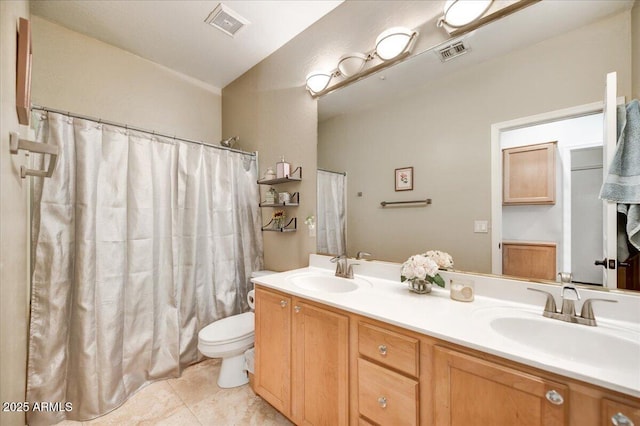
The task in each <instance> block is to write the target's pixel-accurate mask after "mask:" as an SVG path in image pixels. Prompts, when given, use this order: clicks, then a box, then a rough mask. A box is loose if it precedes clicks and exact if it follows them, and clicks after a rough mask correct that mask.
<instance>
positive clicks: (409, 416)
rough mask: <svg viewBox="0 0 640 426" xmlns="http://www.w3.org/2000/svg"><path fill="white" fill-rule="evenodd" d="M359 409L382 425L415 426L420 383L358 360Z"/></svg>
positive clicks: (362, 413) (363, 414) (360, 359)
mask: <svg viewBox="0 0 640 426" xmlns="http://www.w3.org/2000/svg"><path fill="white" fill-rule="evenodd" d="M358 407H359V411H360V414H361V415H362V416H365V417H367V418H369V419H371V420H372V421H374V422H376V423H378V424H381V425H416V424H418V382H417V381H416V380H413V379H409V378H407V377H405V376H403V375H401V374H398V373H395V372H393V371H390V370H387V369H386V368H384V367H380V366H379V365H376V364H374V363H372V362H369V361H367V360H364V359H362V358H359V359H358Z"/></svg>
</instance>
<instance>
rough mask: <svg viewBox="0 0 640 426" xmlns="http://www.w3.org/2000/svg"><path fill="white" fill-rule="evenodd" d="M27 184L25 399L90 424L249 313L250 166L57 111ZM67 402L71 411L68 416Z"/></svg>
mask: <svg viewBox="0 0 640 426" xmlns="http://www.w3.org/2000/svg"><path fill="white" fill-rule="evenodd" d="M34 118H35V120H34V121H35V123H36V124H35V126H36V135H37V139H38V140H39V141H42V142H46V143H49V144H53V145H56V146H58V147H59V148H60V156H59V159H58V167H57V169H56V171H55V173H54V174H53V177H52V178H49V179H36V180H35V181H36V186H35V188H34V217H33V251H34V258H33V262H34V266H33V268H34V269H33V279H32V299H31V324H30V340H29V359H28V378H27V399H28V400H29V401H32V402H38V401H48V402H52V403H56V402H57V403H61V405H60V406H61V407H66V408H67V410H66V411H65V410H64V409H63V410H60V411H54V412H46V411H40V412H33V411H32V412H30V413H28V416H29V417H28V419H29V423H30V424H34V425H36V424H52V423H55V422H58V421H60V420H63V419H65V418H68V419H72V420H87V419H91V418H94V417H97V416H100V415H102V414H105V413H107V412H109V411H111V410H113V409H114V408H117V407H118V406H119V405H121V404H122V403H123V402H124V401H125V400H126V399H127V397H128V396H130V395H132V394H133V393H134V392H136V391H137V390H139V389H140V388H141V387H143V386H145V385H146V384H148V383H150V382H152V381H155V380H159V379H164V378H170V377H177V376H179V375H180V374H181V371H182V369H183V368H185V367H186V366H187V365H189V364H191V363H193V362H196V361H198V360H199V359H201V355H199V353H198V349H197V343H198V332H199V330H200V329H201V328H203V327H204V326H206V325H207V324H209V323H211V322H212V321H214V320H216V319H220V318H223V317H226V316H229V315H232V314H237V313H240V312H243V311H246V310H248V306H247V302H246V294H247V292H248V290H250V289H248V288H247V284H248V278H249V276H250V273H251V271H252V270H257V269H261V267H262V236H261V232H260V226H261V217H260V210H259V207H258V202H259V193H258V186H257V185H256V183H255V182H256V180H257V167H256V157H255V156H250V155H247V154H242V153H236V152H232V151H228V150H221V149H216V148H212V147H207V146H202V145H197V144H191V143H185V142H179V141H177V140H173V139H163V138H160V137H157V136H154V135H151V134H148V133H141V132H135V131H131V130H126V129H124V128H120V127H116V126H108V125H103V124H100V123H96V122H94V121H89V120H82V119H78V118H70V117H67V116H64V115H60V114H55V113H47V114H43V113H36V114H34ZM65 403H70V407H71V410H68V408H69V404H67V405H66V406H65V405H64V404H65Z"/></svg>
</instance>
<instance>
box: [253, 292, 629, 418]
mask: <svg viewBox="0 0 640 426" xmlns="http://www.w3.org/2000/svg"><path fill="white" fill-rule="evenodd" d="M255 315H256V358H255V361H256V365H255V369H256V373H255V391H256V393H258V394H259V395H260V396H261V397H263V398H264V399H265V400H266V401H267V402H269V403H270V404H271V405H273V406H274V407H275V408H276V409H278V410H279V411H280V412H282V413H283V414H284V415H285V416H287V417H288V418H289V419H291V420H292V421H293V422H294V423H296V424H298V425H332V426H333V425H349V424H351V425H394V426H396V425H420V426H441V425H465V426H467V425H472V426H473V425H477V426H484V425H507V424H508V425H527V426H534V425H544V426H555V425H571V426H602V425H614V424H618V425H619V426H626V425H630V424H635V425H636V426H640V399H638V398H633V397H630V396H628V395H624V394H621V393H618V392H614V391H611V390H607V389H604V388H601V387H598V386H595V385H592V384H589V383H586V382H582V381H579V380H575V379H570V378H567V377H564V376H560V375H558V374H554V373H551V372H548V371H543V370H540V369H538V368H534V367H531V366H528V365H525V364H522V363H518V362H515V361H511V360H508V359H504V358H501V357H498V356H494V355H490V354H487V353H484V352H481V351H477V350H473V349H470V348H467V347H464V346H460V345H456V344H453V343H449V342H446V341H444V340H440V339H436V338H433V337H430V336H427V335H425V334H421V333H418V332H415V331H412V330H407V329H404V328H401V327H398V326H395V325H391V324H388V323H385V322H381V321H377V320H374V319H371V318H367V317H364V316H361V315H358V314H354V313H350V312H346V311H343V310H340V309H337V308H333V307H329V306H325V305H323V304H321V303H317V302H311V301H308V300H305V299H302V298H298V297H295V296H292V295H288V294H286V293H282V292H279V291H276V290H271V289H267V288H265V287H263V286H261V285H259V284H257V285H256V310H255ZM625 419H628V421H629V422H632V423H629V422H627V423H625ZM614 421H615V422H617V423H614Z"/></svg>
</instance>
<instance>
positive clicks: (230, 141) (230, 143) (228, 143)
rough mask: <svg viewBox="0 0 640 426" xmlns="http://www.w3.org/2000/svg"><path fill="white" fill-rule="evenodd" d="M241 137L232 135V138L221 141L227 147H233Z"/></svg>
mask: <svg viewBox="0 0 640 426" xmlns="http://www.w3.org/2000/svg"><path fill="white" fill-rule="evenodd" d="M239 139H240V137H239V136H231V137H230V138H226V139H222V140H221V141H220V145H222V146H224V147H225V148H231V147H233V145H234V144H235V143H236V142H238V140H239Z"/></svg>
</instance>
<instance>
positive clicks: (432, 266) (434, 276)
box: [400, 250, 453, 287]
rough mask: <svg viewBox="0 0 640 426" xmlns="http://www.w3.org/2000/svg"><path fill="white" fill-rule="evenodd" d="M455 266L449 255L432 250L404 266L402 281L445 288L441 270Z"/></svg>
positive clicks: (411, 259) (412, 257) (401, 275)
mask: <svg viewBox="0 0 640 426" xmlns="http://www.w3.org/2000/svg"><path fill="white" fill-rule="evenodd" d="M452 266H453V258H452V257H451V255H450V254H449V253H445V252H443V251H439V250H430V251H428V252H426V253H423V254H416V255H413V256H411V257H410V258H409V259H407V261H406V262H404V263H403V264H402V270H401V273H400V281H401V282H405V281H411V282H413V281H416V280H421V281H427V282H430V283H432V284H436V285H438V286H440V287H444V280H443V279H442V277H441V276H440V274H438V270H439V269H440V268H450V267H452Z"/></svg>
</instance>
